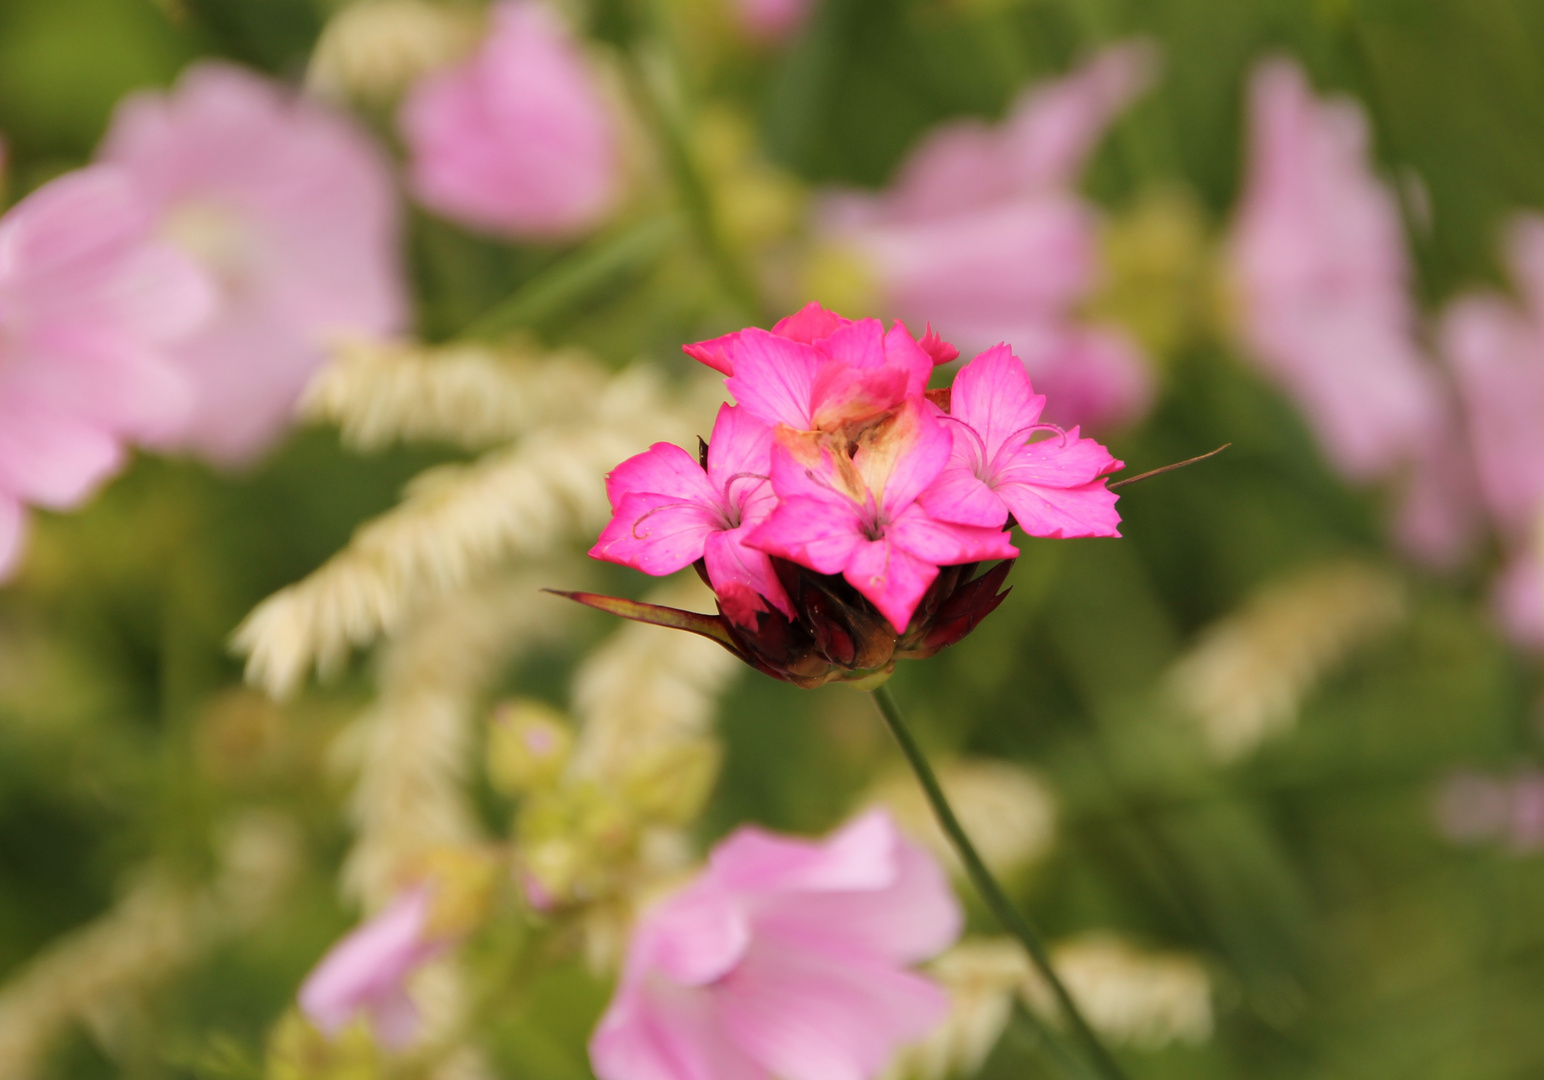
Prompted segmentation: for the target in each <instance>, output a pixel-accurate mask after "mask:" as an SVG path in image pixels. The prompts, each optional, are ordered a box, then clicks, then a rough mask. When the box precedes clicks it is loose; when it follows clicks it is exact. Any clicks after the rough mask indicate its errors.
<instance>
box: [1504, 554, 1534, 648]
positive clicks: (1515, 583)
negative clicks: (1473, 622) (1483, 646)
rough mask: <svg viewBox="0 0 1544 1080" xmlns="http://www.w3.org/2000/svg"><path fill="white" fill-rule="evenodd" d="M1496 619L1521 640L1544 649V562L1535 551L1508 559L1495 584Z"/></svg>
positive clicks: (1526, 645) (1515, 637)
mask: <svg viewBox="0 0 1544 1080" xmlns="http://www.w3.org/2000/svg"><path fill="white" fill-rule="evenodd" d="M1491 610H1492V611H1494V612H1495V616H1496V621H1497V622H1498V623H1500V625H1501V628H1502V629H1503V630H1504V631H1506V634H1507V636H1508V637H1510V638H1511V639H1512V640H1513V641H1515V642H1516V643H1517V644H1519V645H1521V646H1523V647H1524V648H1527V649H1532V650H1534V651H1535V652H1544V564H1541V562H1540V557H1539V556H1538V555H1536V554H1534V553H1533V552H1528V553H1526V554H1522V555H1517V556H1514V557H1513V558H1512V560H1511V561H1510V562H1509V563H1507V565H1506V566H1505V567H1504V568H1503V569H1502V571H1501V573H1500V574H1499V575H1498V576H1497V577H1496V580H1495V582H1494V583H1493V584H1492V587H1491Z"/></svg>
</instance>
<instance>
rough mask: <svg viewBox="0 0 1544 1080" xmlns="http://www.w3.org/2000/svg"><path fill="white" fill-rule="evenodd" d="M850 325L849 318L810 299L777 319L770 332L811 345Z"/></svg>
mask: <svg viewBox="0 0 1544 1080" xmlns="http://www.w3.org/2000/svg"><path fill="white" fill-rule="evenodd" d="M851 325H852V320H851V319H848V318H844V317H843V316H841V315H838V314H837V313H836V312H834V311H828V310H826V309H825V308H823V307H821V306H820V305H819V304H817V303H816V302H815V301H813V300H811V301H810V302H809V303H808V304H805V305H804V306H803V307H802V308H800V309H799V310H798V311H796V312H794V313H793V314H792V315H789V316H786V317H784V318H782V319H779V320H778V321H777V325H776V326H774V327H772V332H773V333H774V334H776V335H777V336H778V337H785V338H787V339H788V340H790V341H802V342H804V344H806V345H813V344H814V343H815V342H817V341H819V340H821V339H822V338H827V337H830V336H831V335H832V334H834V333H836V332H837V331H838V330H840V329H841V328H842V327H844V326H851Z"/></svg>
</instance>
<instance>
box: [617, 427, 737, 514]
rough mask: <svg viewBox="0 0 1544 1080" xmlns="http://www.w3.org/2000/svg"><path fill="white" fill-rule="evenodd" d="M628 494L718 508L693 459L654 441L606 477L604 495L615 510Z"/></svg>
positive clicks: (716, 494) (715, 494)
mask: <svg viewBox="0 0 1544 1080" xmlns="http://www.w3.org/2000/svg"><path fill="white" fill-rule="evenodd" d="M629 495H668V496H671V497H672V498H676V499H679V500H681V501H682V502H692V503H700V504H701V505H703V506H718V505H719V502H720V497H719V492H718V491H716V490H715V489H714V487H713V485H712V484H711V483H709V482H708V478H707V475H706V474H705V473H704V472H703V471H702V466H701V465H699V464H698V463H697V459H696V458H694V457H692V455H691V454H688V453H687V452H686V451H685V450H682V449H681V448H680V447H679V446H676V445H675V444H674V443H666V442H657V443H655V444H654V445H653V446H651V447H649V448H648V449H647V450H645V451H644V452H643V453H641V454H634V455H633V456H632V457H630V458H628V459H627V460H626V461H624V462H622V464H620V465H618V466H617V467H616V468H614V469H612V470H611V472H610V473H608V474H607V476H606V496H607V497H608V498H609V499H610V500H611V506H612V508H613V509H615V508H616V507H617V506H620V505H621V503H622V500H623V499H625V498H626V497H627V496H629Z"/></svg>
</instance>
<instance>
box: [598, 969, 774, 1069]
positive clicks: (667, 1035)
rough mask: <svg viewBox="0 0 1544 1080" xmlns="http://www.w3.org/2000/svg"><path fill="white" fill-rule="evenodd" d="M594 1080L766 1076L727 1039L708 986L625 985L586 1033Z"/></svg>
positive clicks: (758, 1066)
mask: <svg viewBox="0 0 1544 1080" xmlns="http://www.w3.org/2000/svg"><path fill="white" fill-rule="evenodd" d="M590 1065H591V1067H592V1068H593V1069H594V1070H595V1075H596V1077H598V1078H599V1080H769V1078H768V1076H767V1072H766V1070H765V1069H763V1068H762V1067H761V1066H760V1065H758V1064H757V1063H756V1062H755V1061H753V1060H751V1058H749V1057H748V1056H747V1055H746V1054H745V1052H744V1051H742V1050H741V1049H740V1048H739V1047H737V1046H736V1045H735V1044H734V1043H733V1042H731V1041H730V1038H729V1036H728V1035H727V1034H726V1032H725V1031H724V1030H723V1028H722V1025H721V1024H720V1022H719V1019H718V1016H717V1013H716V1010H715V1009H714V1005H713V1001H712V999H711V997H710V995H709V993H708V992H707V991H704V990H699V989H696V988H686V987H672V986H669V985H668V984H664V983H654V984H651V985H648V986H644V985H639V984H633V985H626V984H624V985H623V986H622V987H621V988H620V989H618V991H617V996H616V997H615V998H613V999H612V1002H611V1005H610V1007H609V1008H607V1010H606V1013H605V1015H604V1016H602V1017H601V1019H600V1023H599V1025H597V1026H596V1028H595V1033H594V1034H593V1035H591V1036H590Z"/></svg>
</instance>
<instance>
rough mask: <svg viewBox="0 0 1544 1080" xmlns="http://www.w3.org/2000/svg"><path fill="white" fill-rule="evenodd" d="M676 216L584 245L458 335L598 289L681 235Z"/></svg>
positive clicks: (496, 329) (488, 332)
mask: <svg viewBox="0 0 1544 1080" xmlns="http://www.w3.org/2000/svg"><path fill="white" fill-rule="evenodd" d="M681 234H682V222H681V220H680V218H679V216H677V215H674V214H672V215H670V216H668V217H662V218H651V219H649V220H647V221H643V222H640V223H639V224H637V225H634V226H633V227H632V228H630V229H627V230H625V231H623V232H620V233H617V234H615V235H612V236H609V237H605V238H604V239H601V240H597V241H595V242H594V243H591V244H588V245H586V246H585V247H583V248H580V249H579V250H578V251H576V252H574V253H573V254H571V255H568V256H566V257H565V258H563V259H561V260H559V261H558V262H556V263H554V264H553V265H552V266H550V267H548V268H547V269H546V270H543V271H542V272H541V273H539V274H537V275H536V276H535V277H534V278H532V279H531V280H530V281H528V282H527V283H526V284H525V285H523V286H521V287H520V288H519V289H517V290H516V291H515V292H514V293H513V294H512V295H510V296H509V297H508V298H506V299H504V300H502V301H500V302H499V303H498V304H497V305H496V306H494V307H493V308H492V309H490V310H488V311H486V312H484V313H483V314H482V315H480V316H478V317H477V319H475V320H474V321H473V322H472V323H471V324H470V325H468V326H467V327H466V328H465V329H464V330H462V331H461V334H460V336H461V337H463V338H470V339H474V340H476V339H487V338H493V337H498V336H499V335H500V334H503V333H506V332H507V331H510V330H513V329H515V328H516V327H520V326H529V325H531V324H532V323H535V322H538V321H540V320H542V319H544V318H546V317H548V316H549V315H552V314H553V313H555V312H558V311H562V310H563V309H564V308H566V307H568V306H569V305H571V304H575V303H578V302H579V301H581V300H583V299H584V298H586V297H588V296H589V295H590V294H592V293H594V292H596V291H598V290H599V289H600V288H602V287H603V286H605V285H606V284H607V283H608V282H610V281H611V280H612V279H614V278H616V277H617V276H618V275H621V274H624V273H627V272H628V271H632V270H636V269H639V268H642V267H646V266H648V265H649V264H651V263H653V262H655V261H656V260H658V259H659V258H660V256H662V255H664V253H665V251H666V250H667V249H668V248H669V247H670V245H671V244H673V243H675V242H676V241H677V240H679V239H680V237H681Z"/></svg>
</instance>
